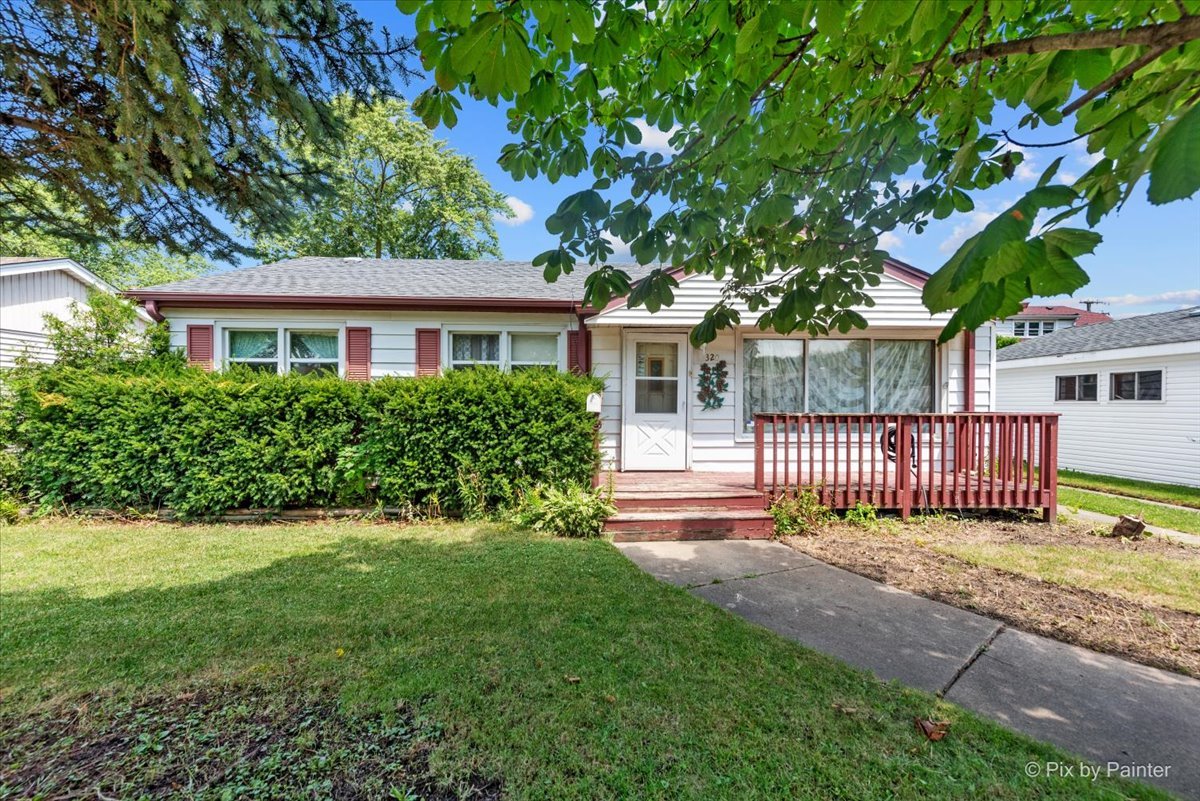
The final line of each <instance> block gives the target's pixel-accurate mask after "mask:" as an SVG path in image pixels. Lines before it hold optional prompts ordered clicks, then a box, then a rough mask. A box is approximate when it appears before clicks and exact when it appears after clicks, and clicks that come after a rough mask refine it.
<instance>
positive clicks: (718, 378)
mask: <svg viewBox="0 0 1200 801" xmlns="http://www.w3.org/2000/svg"><path fill="white" fill-rule="evenodd" d="M728 391H729V371H728V370H727V369H726V364H725V360H724V359H722V360H721V361H719V362H715V363H709V362H705V363H703V364H701V365H700V391H699V392H698V393H696V400H698V401H700V402H701V403H703V404H704V408H705V409H720V408H721V407H722V406H724V405H725V393H726V392H728Z"/></svg>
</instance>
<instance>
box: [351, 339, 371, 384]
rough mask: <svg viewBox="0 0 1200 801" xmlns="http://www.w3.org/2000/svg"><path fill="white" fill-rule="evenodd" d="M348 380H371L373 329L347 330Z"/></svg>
mask: <svg viewBox="0 0 1200 801" xmlns="http://www.w3.org/2000/svg"><path fill="white" fill-rule="evenodd" d="M346 378H348V379H349V380H351V381H370V380H371V329H370V328H347V329H346Z"/></svg>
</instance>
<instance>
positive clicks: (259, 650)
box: [0, 522, 1163, 799]
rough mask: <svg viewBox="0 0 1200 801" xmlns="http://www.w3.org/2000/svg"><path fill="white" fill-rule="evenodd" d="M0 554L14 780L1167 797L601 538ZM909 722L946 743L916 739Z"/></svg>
mask: <svg viewBox="0 0 1200 801" xmlns="http://www.w3.org/2000/svg"><path fill="white" fill-rule="evenodd" d="M0 552H2V555H3V558H2V559H0V589H2V592H3V595H2V602H3V609H4V614H3V629H2V633H0V677H3V678H2V682H3V690H2V692H3V696H4V705H3V708H4V711H3V713H0V715H2V717H3V720H0V787H7V788H8V792H14V791H13V790H12V788H13V787H14V786H16V782H30V781H35V780H36V781H41V783H42V784H41V785H40V786H39V788H38V789H39V791H41V792H43V794H44V795H45V796H47V797H50V796H54V795H56V794H60V793H64V792H66V791H70V792H76V793H80V794H86V795H87V796H88V797H105V796H108V797H130V796H135V795H137V794H138V792H140V791H145V790H146V788H150V791H151V792H152V795H153V797H159V795H167V794H172V793H173V794H176V795H185V796H188V797H218V796H220V795H221V793H223V792H228V793H229V794H230V795H236V796H240V797H262V798H265V797H272V795H271V793H272V792H280V791H279V790H278V789H276V790H274V791H273V790H272V788H273V787H274V788H280V787H287V788H293V789H294V791H295V793H296V794H297V795H300V794H307V795H309V796H311V795H313V794H314V793H315V794H316V795H324V796H333V797H347V798H349V797H367V795H366V791H355V790H354V788H355V786H356V785H355V783H354V777H355V776H362V775H366V774H368V773H369V774H370V775H371V776H373V777H375V778H374V781H375V782H376V784H378V783H379V782H383V781H385V780H386V782H388V783H389V784H390V787H383V786H379V787H377V788H376V791H378V792H380V794H384V795H386V794H387V793H388V792H393V791H394V795H395V796H396V797H401V798H403V797H405V796H406V794H407V795H408V796H409V797H423V796H427V795H429V794H430V793H432V792H433V791H434V789H435V788H441V790H443V791H445V792H446V793H447V795H449V796H451V797H453V796H460V797H493V796H495V795H497V794H502V795H503V796H505V797H509V798H555V799H557V798H615V797H621V798H625V797H638V798H704V799H713V798H731V799H734V798H736V799H745V798H834V797H838V798H880V797H889V798H914V799H918V798H919V799H929V798H982V797H987V798H1000V799H1005V798H1011V799H1018V798H1028V797H1032V796H1037V797H1041V798H1073V799H1074V798H1113V797H1118V794H1119V793H1124V794H1127V795H1130V796H1134V797H1138V798H1151V797H1163V796H1162V795H1161V794H1160V793H1159V792H1157V791H1155V790H1152V789H1148V788H1145V787H1139V786H1134V785H1128V784H1122V785H1116V784H1113V783H1109V782H1104V781H1101V782H1095V783H1094V782H1091V781H1088V780H1086V779H1063V778H1054V779H1047V778H1029V777H1027V775H1026V771H1025V766H1026V764H1027V763H1029V762H1031V761H1033V762H1046V761H1053V760H1067V761H1070V758H1067V757H1064V756H1063V755H1062V754H1061V752H1058V751H1056V750H1055V749H1053V748H1051V747H1050V746H1046V745H1041V744H1038V743H1034V742H1032V741H1030V740H1028V739H1026V738H1024V737H1021V736H1019V735H1016V734H1013V733H1010V732H1008V731H1006V730H1004V729H1002V728H1000V727H998V726H996V725H994V724H991V723H988V722H985V721H982V720H981V719H979V718H977V717H975V716H974V715H972V714H970V713H968V712H965V711H963V710H960V709H957V708H955V707H953V706H949V705H946V704H942V703H940V702H938V701H936V700H935V699H934V698H933V697H931V696H928V695H925V694H922V693H918V692H915V691H910V690H906V689H904V688H901V687H899V686H897V685H885V684H881V683H880V682H878V681H876V680H875V679H873V678H871V677H869V676H867V675H866V674H863V673H860V672H857V671H854V670H851V669H850V668H848V667H846V666H844V665H842V664H840V663H837V662H835V661H834V660H832V659H828V658H825V657H823V656H820V655H818V654H815V653H813V652H811V651H808V650H805V649H803V648H801V647H798V646H796V645H794V644H792V643H790V642H787V641H785V640H783V639H780V638H778V637H776V636H775V635H773V634H771V633H769V632H767V631H766V630H764V629H761V628H758V627H755V626H752V625H750V624H748V623H746V622H744V621H742V620H740V619H739V618H736V617H734V616H732V615H730V614H728V613H726V612H724V611H723V610H721V609H718V608H716V607H714V606H711V605H709V604H707V603H705V602H703V601H701V600H699V599H697V598H695V597H693V596H691V595H689V594H688V593H686V592H685V591H683V590H680V589H677V588H674V587H670V586H667V585H665V584H661V583H659V582H657V581H655V580H654V579H652V578H651V577H650V576H648V575H645V574H643V573H642V572H641V571H639V570H638V569H637V568H636V567H634V566H633V565H632V564H631V563H629V562H628V561H627V560H626V559H625V558H624V557H623V556H621V555H620V554H619V553H618V552H617V551H616V550H615V549H614V548H613V547H612V546H611V545H610V544H608V543H607V542H603V541H566V540H554V539H548V538H543V537H538V536H534V535H531V534H528V533H523V532H516V531H509V530H506V529H504V528H502V527H498V526H493V525H486V524H480V525H470V524H461V525H437V526H412V527H407V528H401V527H396V526H387V525H370V524H352V523H342V524H322V525H311V526H303V525H292V526H283V525H280V526H254V527H250V526H246V527H222V526H196V527H173V526H165V525H150V524H148V525H98V524H97V525H89V524H85V523H75V522H48V523H44V524H33V525H23V526H17V527H8V528H4V527H0ZM214 694H217V696H218V697H220V698H222V699H224V700H223V701H222V702H220V703H218V702H215V701H214V700H213V695H214ZM916 717H934V718H943V719H946V720H949V721H951V724H952V725H951V729H950V734H949V735H948V736H947V738H946V739H945V740H943V741H941V742H937V743H931V742H928V741H926V740H925V739H923V738H922V737H921V736H920V735H919V734H918V733H917V731H916V728H915V726H914V724H913V719H914V718H916ZM331 720H332V721H335V723H336V725H330V724H329V722H328V721H331ZM343 726H345V727H348V728H349V730H350V731H351V732H352V734H351V735H339V734H338V733H337V730H339V729H341V728H342V727H343ZM64 743H65V744H64ZM97 743H101V744H100V745H97ZM364 743H365V744H364ZM101 746H103V747H101ZM105 749H107V751H106V750H105ZM98 754H99V755H103V756H104V757H105V759H103V760H101V759H98V757H97V755H98ZM363 760H366V764H367V765H368V766H369V769H365V768H364V767H363V764H360V763H361V762H362V761H363ZM114 765H115V766H117V767H113V766H114ZM122 765H124V766H128V769H127V770H124V769H121V768H120V766H122ZM106 766H107V767H106ZM55 782H57V784H58V786H51V785H53V784H54V783H55ZM314 787H315V788H317V789H316V790H313V789H312V788H314ZM356 792H358V794H357V795H356V794H355V793H356ZM14 794H17V795H20V794H22V793H21V792H15V793H14ZM0 795H4V793H3V792H0ZM375 797H378V795H376V796H375Z"/></svg>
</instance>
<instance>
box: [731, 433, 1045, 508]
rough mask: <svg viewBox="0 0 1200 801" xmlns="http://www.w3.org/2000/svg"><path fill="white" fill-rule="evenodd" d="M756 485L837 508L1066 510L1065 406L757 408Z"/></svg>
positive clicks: (773, 491) (757, 487)
mask: <svg viewBox="0 0 1200 801" xmlns="http://www.w3.org/2000/svg"><path fill="white" fill-rule="evenodd" d="M754 485H755V488H756V489H757V490H759V491H762V492H764V493H767V494H768V495H769V497H772V498H774V497H778V496H780V495H784V494H794V493H796V492H798V491H800V490H805V489H810V488H811V489H812V490H813V491H815V492H816V493H817V494H818V496H819V497H820V498H821V502H822V503H823V504H825V505H826V506H829V507H830V508H833V509H851V508H853V507H854V506H855V505H856V504H857V503H858V502H859V501H862V502H863V503H869V504H871V505H873V506H876V507H878V508H882V509H898V510H899V511H900V514H901V516H902V517H908V515H909V514H910V513H911V511H912V510H913V509H1039V508H1040V509H1041V510H1042V513H1043V516H1044V517H1045V519H1046V520H1054V519H1055V517H1056V516H1057V514H1058V415H1057V414H1010V413H999V412H993V413H976V412H964V413H957V414H756V415H755V416H754Z"/></svg>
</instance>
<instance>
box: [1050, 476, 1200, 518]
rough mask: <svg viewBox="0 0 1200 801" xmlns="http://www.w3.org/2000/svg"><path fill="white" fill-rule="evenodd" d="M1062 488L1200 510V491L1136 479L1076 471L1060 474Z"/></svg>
mask: <svg viewBox="0 0 1200 801" xmlns="http://www.w3.org/2000/svg"><path fill="white" fill-rule="evenodd" d="M1058 484H1059V486H1067V487H1080V488H1082V489H1090V490H1096V491H1097V492H1110V493H1112V494H1113V495H1127V496H1129V497H1130V498H1145V499H1146V500H1150V501H1159V502H1160V503H1173V504H1177V505H1179V506H1190V507H1192V508H1193V509H1200V489H1197V488H1196V487H1182V486H1180V485H1178V484H1159V483H1158V482H1155V481H1138V480H1137V479H1133V478H1117V477H1115V476H1101V475H1096V474H1094V473H1079V472H1076V471H1074V470H1059V471H1058Z"/></svg>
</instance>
